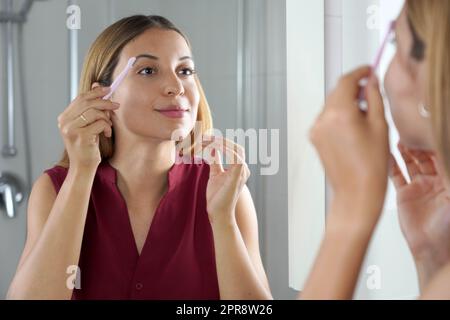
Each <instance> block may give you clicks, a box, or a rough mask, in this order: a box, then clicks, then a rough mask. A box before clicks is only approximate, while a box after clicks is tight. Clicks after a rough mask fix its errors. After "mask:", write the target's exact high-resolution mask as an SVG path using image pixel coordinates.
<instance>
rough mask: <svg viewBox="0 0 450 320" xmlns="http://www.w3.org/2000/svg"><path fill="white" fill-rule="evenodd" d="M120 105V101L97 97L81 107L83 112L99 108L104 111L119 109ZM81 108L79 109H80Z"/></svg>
mask: <svg viewBox="0 0 450 320" xmlns="http://www.w3.org/2000/svg"><path fill="white" fill-rule="evenodd" d="M119 107H120V104H119V103H118V102H112V101H109V100H103V99H96V100H91V101H89V103H87V104H86V105H84V106H82V107H81V108H80V110H81V112H82V113H83V112H85V111H86V110H88V109H97V110H102V111H113V110H117V109H118V108H119ZM80 110H79V111H80Z"/></svg>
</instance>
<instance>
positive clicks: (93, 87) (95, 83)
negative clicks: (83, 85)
mask: <svg viewBox="0 0 450 320" xmlns="http://www.w3.org/2000/svg"><path fill="white" fill-rule="evenodd" d="M97 87H100V83H99V82H94V83H93V84H92V86H91V90H92V89H95V88H97Z"/></svg>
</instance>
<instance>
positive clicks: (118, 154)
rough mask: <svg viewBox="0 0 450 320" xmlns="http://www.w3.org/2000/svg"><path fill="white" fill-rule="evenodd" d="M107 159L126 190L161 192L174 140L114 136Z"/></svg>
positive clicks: (139, 192) (172, 153)
mask: <svg viewBox="0 0 450 320" xmlns="http://www.w3.org/2000/svg"><path fill="white" fill-rule="evenodd" d="M114 149H115V150H114V155H113V156H112V158H111V159H109V163H110V164H111V165H112V166H113V167H114V168H116V169H117V171H118V173H119V174H118V178H120V180H122V181H121V184H122V185H123V186H124V187H125V189H126V193H128V194H132V195H141V194H147V195H148V194H149V192H152V193H155V192H156V193H163V192H164V190H165V189H166V187H167V174H168V172H169V170H170V168H171V167H172V165H173V164H174V163H175V143H174V142H173V141H163V140H157V139H149V138H145V139H129V138H126V137H123V136H120V135H119V136H117V137H116V139H115V148H114Z"/></svg>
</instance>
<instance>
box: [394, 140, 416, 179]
mask: <svg viewBox="0 0 450 320" xmlns="http://www.w3.org/2000/svg"><path fill="white" fill-rule="evenodd" d="M398 150H399V151H400V154H401V155H402V158H403V160H404V161H405V165H406V169H407V171H408V175H409V177H410V179H411V180H413V179H414V178H415V177H416V176H417V175H419V174H420V169H419V166H418V165H417V163H416V161H415V160H414V158H413V157H412V156H411V155H410V154H409V152H408V150H407V149H406V148H405V147H404V146H403V145H401V144H399V146H398Z"/></svg>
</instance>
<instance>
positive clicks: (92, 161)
mask: <svg viewBox="0 0 450 320" xmlns="http://www.w3.org/2000/svg"><path fill="white" fill-rule="evenodd" d="M109 90H110V88H109V87H100V86H98V87H96V88H95V89H93V90H91V91H89V92H86V93H82V94H80V95H79V96H78V97H76V98H75V99H74V100H73V101H72V102H71V103H70V104H69V106H68V107H67V108H66V109H65V110H64V111H63V112H62V113H61V114H60V115H59V116H58V128H59V130H60V132H61V135H62V137H63V141H64V145H65V147H66V150H67V153H68V156H69V161H70V165H71V166H74V167H83V168H92V169H96V168H97V166H98V165H99V163H100V162H101V156H100V150H99V145H98V144H99V137H98V135H99V134H101V133H103V134H104V135H105V136H106V137H109V138H110V137H111V135H112V122H111V120H110V117H109V112H110V111H113V110H117V109H118V108H119V104H118V103H115V102H111V101H109V100H103V99H102V97H103V96H105V95H106V94H107V93H108V92H109Z"/></svg>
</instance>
